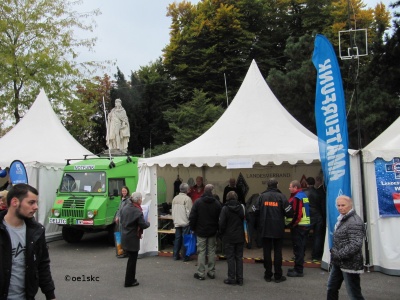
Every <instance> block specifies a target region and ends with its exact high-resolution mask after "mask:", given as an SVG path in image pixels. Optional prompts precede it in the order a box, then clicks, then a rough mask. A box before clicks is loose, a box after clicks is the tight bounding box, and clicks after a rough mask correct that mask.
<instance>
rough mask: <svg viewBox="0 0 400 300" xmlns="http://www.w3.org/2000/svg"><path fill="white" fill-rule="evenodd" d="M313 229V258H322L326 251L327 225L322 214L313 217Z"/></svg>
mask: <svg viewBox="0 0 400 300" xmlns="http://www.w3.org/2000/svg"><path fill="white" fill-rule="evenodd" d="M310 228H311V229H313V231H314V232H313V239H314V241H313V248H312V252H311V257H312V259H321V258H322V254H323V253H324V242H325V226H324V220H323V218H322V216H321V215H318V216H315V217H311V226H310Z"/></svg>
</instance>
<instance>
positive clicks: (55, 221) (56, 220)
mask: <svg viewBox="0 0 400 300" xmlns="http://www.w3.org/2000/svg"><path fill="white" fill-rule="evenodd" d="M49 223H50V224H67V220H66V219H59V218H50V219H49Z"/></svg>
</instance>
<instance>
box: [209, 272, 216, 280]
mask: <svg viewBox="0 0 400 300" xmlns="http://www.w3.org/2000/svg"><path fill="white" fill-rule="evenodd" d="M207 277H208V278H210V279H215V274H210V273H207Z"/></svg>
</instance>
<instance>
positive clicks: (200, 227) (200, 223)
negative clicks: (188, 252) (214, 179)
mask: <svg viewBox="0 0 400 300" xmlns="http://www.w3.org/2000/svg"><path fill="white" fill-rule="evenodd" d="M220 212H221V202H220V201H218V200H217V199H216V198H215V195H214V186H213V185H212V184H207V185H206V186H205V187H204V194H203V195H202V196H201V197H200V198H199V199H197V200H196V202H195V203H194V204H193V207H192V210H191V211H190V215H189V226H190V229H191V230H193V231H194V233H195V234H196V236H197V251H198V256H197V272H196V273H195V274H194V278H196V279H199V280H204V279H205V273H206V266H205V264H206V252H208V254H207V257H208V272H207V276H208V277H209V278H211V279H214V278H215V247H216V241H217V231H218V220H219V214H220Z"/></svg>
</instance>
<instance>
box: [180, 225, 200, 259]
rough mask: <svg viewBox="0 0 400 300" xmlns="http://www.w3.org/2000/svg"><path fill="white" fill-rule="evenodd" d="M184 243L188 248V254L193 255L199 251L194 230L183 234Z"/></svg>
mask: <svg viewBox="0 0 400 300" xmlns="http://www.w3.org/2000/svg"><path fill="white" fill-rule="evenodd" d="M183 244H184V245H185V248H186V256H191V255H193V254H196V252H197V238H196V235H195V234H194V233H193V231H192V232H191V233H189V234H184V235H183Z"/></svg>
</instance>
